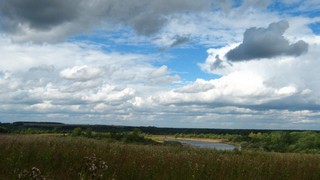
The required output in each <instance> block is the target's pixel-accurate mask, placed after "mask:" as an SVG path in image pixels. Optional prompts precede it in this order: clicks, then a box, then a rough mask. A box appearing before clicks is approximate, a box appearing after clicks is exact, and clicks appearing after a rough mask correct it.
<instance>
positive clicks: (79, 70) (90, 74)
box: [60, 65, 103, 81]
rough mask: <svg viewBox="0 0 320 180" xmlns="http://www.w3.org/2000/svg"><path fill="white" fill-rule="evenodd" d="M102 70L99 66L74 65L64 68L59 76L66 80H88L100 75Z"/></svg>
mask: <svg viewBox="0 0 320 180" xmlns="http://www.w3.org/2000/svg"><path fill="white" fill-rule="evenodd" d="M102 74H103V71H102V70H101V69H99V68H94V67H88V66H86V65H84V66H74V67H72V68H67V69H64V70H62V71H61V72H60V76H61V77H63V78H65V79H68V80H78V81H88V80H91V79H95V78H98V77H100V76H101V75H102Z"/></svg>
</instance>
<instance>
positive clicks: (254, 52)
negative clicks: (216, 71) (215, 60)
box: [226, 20, 308, 61]
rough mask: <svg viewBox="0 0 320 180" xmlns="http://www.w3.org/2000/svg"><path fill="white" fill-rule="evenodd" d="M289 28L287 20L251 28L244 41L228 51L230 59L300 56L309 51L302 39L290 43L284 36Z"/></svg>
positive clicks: (244, 36) (227, 54) (246, 32)
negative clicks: (263, 26)
mask: <svg viewBox="0 0 320 180" xmlns="http://www.w3.org/2000/svg"><path fill="white" fill-rule="evenodd" d="M288 28H289V23H288V22H287V21H285V20H282V21H279V22H276V23H271V24H270V25H269V26H268V27H267V28H255V27H254V28H249V29H247V30H246V31H245V33H244V35H243V42H242V43H241V44H240V45H239V46H237V47H236V48H234V49H232V50H230V51H229V52H227V53H226V57H227V58H228V59H229V60H230V61H245V60H252V59H261V58H272V57H276V56H281V55H286V56H300V55H301V54H303V53H305V52H307V50H308V44H307V43H306V42H304V41H302V40H300V41H298V42H296V43H293V44H290V43H289V41H288V40H287V39H285V37H284V36H283V34H284V32H285V31H286V30H287V29H288Z"/></svg>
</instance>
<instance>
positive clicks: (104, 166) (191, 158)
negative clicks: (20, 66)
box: [0, 135, 320, 179]
mask: <svg viewBox="0 0 320 180" xmlns="http://www.w3.org/2000/svg"><path fill="white" fill-rule="evenodd" d="M0 149H1V151H0V179H19V178H20V179H30V177H31V176H36V177H38V179H41V178H46V179H113V178H114V179H320V163H319V162H320V156H319V155H315V154H288V153H264V152H239V151H230V152H224V151H214V150H208V149H194V148H190V147H181V146H164V145H142V144H128V143H119V142H109V141H107V140H96V139H89V138H84V137H71V136H46V135H1V136H0Z"/></svg>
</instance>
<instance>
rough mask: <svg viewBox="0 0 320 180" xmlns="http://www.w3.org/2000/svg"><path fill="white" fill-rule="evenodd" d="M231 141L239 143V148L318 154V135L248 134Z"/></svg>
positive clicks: (319, 136)
mask: <svg viewBox="0 0 320 180" xmlns="http://www.w3.org/2000/svg"><path fill="white" fill-rule="evenodd" d="M231 140H232V141H235V142H239V141H241V147H243V148H250V149H259V150H263V151H275V152H299V153H320V133H319V132H312V131H305V132H271V133H250V134H249V135H248V136H247V137H237V136H236V137H234V138H232V139H231Z"/></svg>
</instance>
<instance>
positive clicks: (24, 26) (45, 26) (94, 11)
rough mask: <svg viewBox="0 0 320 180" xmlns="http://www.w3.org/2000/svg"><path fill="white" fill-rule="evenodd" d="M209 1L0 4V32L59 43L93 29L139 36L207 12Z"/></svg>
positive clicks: (100, 0)
mask: <svg viewBox="0 0 320 180" xmlns="http://www.w3.org/2000/svg"><path fill="white" fill-rule="evenodd" d="M210 7H211V0H199V1H196V2H195V1H192V0H175V1H170V0H165V1H163V0H155V1H149V0H142V1H141V0H124V1H118V0H93V1H85V0H79V1H73V0H55V1H50V0H43V1H37V0H25V1H19V0H2V1H1V2H0V15H1V17H0V19H1V21H0V22H1V24H0V25H1V31H2V32H4V33H8V34H11V35H12V37H13V39H15V40H17V41H28V40H32V41H34V42H37V41H38V42H42V41H49V42H50V41H57V40H63V39H64V38H66V37H68V36H69V35H75V34H77V33H82V32H86V31H88V30H91V29H92V28H97V27H107V28H108V27H110V29H112V28H111V27H112V26H114V24H116V25H119V24H120V25H121V24H123V25H126V26H130V27H131V28H133V29H134V30H135V32H136V33H138V34H140V35H145V36H150V35H153V34H155V33H157V32H159V31H160V30H161V29H162V28H163V27H164V26H165V25H166V23H167V21H168V19H169V18H170V16H171V15H174V14H178V13H187V12H201V11H208V10H210Z"/></svg>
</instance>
